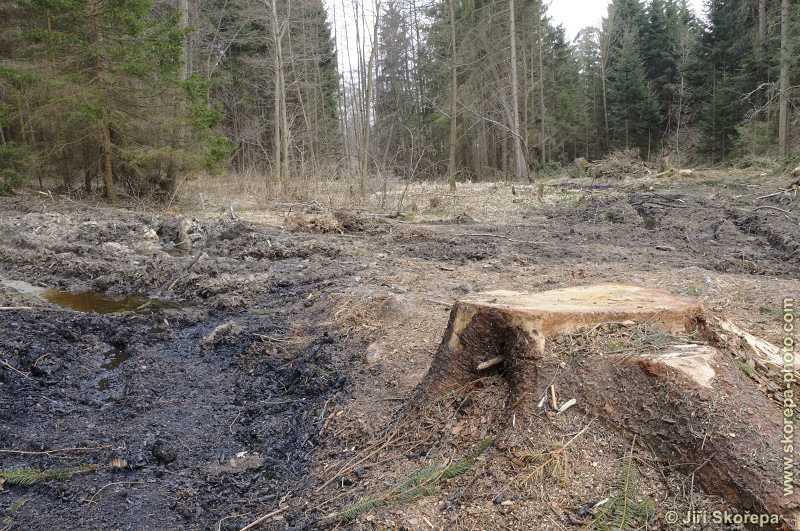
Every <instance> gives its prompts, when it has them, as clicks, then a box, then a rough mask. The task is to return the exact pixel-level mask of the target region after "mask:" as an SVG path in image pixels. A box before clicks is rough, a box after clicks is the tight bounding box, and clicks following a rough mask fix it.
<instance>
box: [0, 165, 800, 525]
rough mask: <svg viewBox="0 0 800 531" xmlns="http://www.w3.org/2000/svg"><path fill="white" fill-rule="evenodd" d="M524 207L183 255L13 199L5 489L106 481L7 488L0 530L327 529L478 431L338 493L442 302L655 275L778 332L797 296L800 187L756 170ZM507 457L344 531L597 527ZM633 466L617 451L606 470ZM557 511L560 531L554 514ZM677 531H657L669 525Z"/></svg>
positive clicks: (237, 228) (78, 215) (379, 426)
mask: <svg viewBox="0 0 800 531" xmlns="http://www.w3.org/2000/svg"><path fill="white" fill-rule="evenodd" d="M651 186H652V187H653V189H652V190H651V189H650V187H651ZM782 189H786V190H787V191H786V192H784V193H778V194H775V195H772V196H770V197H767V198H763V199H758V198H760V197H762V196H765V195H769V194H773V193H775V192H779V191H780V190H782ZM515 192H516V194H515V195H513V196H512V195H511V191H510V188H509V187H506V186H494V187H493V188H492V187H491V186H489V185H487V186H483V187H480V186H478V187H476V190H475V191H474V192H473V195H475V196H485V197H487V198H489V199H487V201H489V200H492V201H494V200H496V199H495V198H496V197H497V196H500V197H502V201H504V202H507V204H508V205H509V208H512V207H513V209H514V212H513V213H511V214H508V213H505V212H504V213H503V214H502V215H492V214H491V213H489V214H487V212H486V211H485V210H481V209H477V208H473V206H472V204H471V203H469V202H468V201H467V200H459V198H458V197H456V198H452V199H451V200H450V203H449V204H448V205H447V209H442V210H438V209H437V208H434V207H433V205H434V204H435V202H434V201H431V203H430V205H431V206H430V207H429V206H428V205H427V204H423V205H422V208H421V210H422V213H421V214H419V215H418V216H417V217H416V218H411V219H409V220H405V221H399V220H394V219H387V218H384V217H379V216H373V215H370V214H367V213H358V212H345V211H336V212H329V211H326V210H324V209H320V208H319V207H317V208H315V209H311V208H307V209H306V211H305V212H302V211H301V212H299V213H298V214H292V215H289V216H288V217H286V219H284V217H283V216H282V215H272V214H269V213H243V214H241V216H242V217H243V218H247V219H250V221H243V220H239V219H236V220H234V219H231V218H230V217H229V216H228V215H227V214H220V215H219V216H218V217H211V216H209V217H206V218H201V217H197V218H191V216H187V217H188V218H189V219H193V221H192V224H191V227H190V228H189V231H188V234H189V237H190V239H191V240H192V250H191V251H190V252H186V253H181V252H178V250H177V249H176V248H175V247H174V244H175V242H176V240H178V235H177V232H178V224H179V221H178V219H177V218H176V217H175V216H170V215H166V214H149V213H141V212H138V213H137V212H132V211H127V210H124V209H112V208H108V207H103V206H88V205H83V204H78V203H74V202H72V201H64V200H50V199H47V198H44V199H43V198H42V196H40V195H36V194H31V195H26V196H23V197H18V198H12V199H2V200H0V306H2V307H4V309H3V310H0V450H2V453H0V470H7V469H11V468H16V467H32V468H36V469H38V470H52V469H54V468H57V467H75V466H78V465H91V467H92V469H91V470H89V471H85V472H84V473H81V474H76V475H72V476H70V477H68V478H66V479H55V478H49V477H44V478H41V479H40V480H39V481H37V482H36V483H35V484H33V485H30V486H24V485H11V484H9V482H6V484H5V485H4V486H3V490H2V492H0V509H4V510H5V514H4V516H5V517H6V520H5V524H4V525H6V526H7V527H8V528H10V529H240V528H242V527H243V526H244V525H246V524H248V523H249V522H252V521H254V520H255V519H256V518H258V517H259V516H261V515H263V514H267V513H270V512H272V511H279V512H277V514H275V515H274V516H272V517H270V518H268V519H267V520H265V521H264V523H263V524H261V525H262V528H263V529H316V528H320V527H323V523H322V518H323V517H324V516H325V515H326V514H328V513H331V512H334V511H337V510H339V509H341V507H342V506H343V505H345V504H346V503H347V502H350V501H353V500H355V499H357V498H358V497H359V496H360V495H364V494H365V493H368V492H369V489H370V487H371V486H380V485H381V484H382V482H385V483H386V484H388V485H391V484H392V483H393V482H394V481H396V480H398V479H402V477H400V476H396V477H388V476H387V477H386V478H383V477H382V476H381V475H380V474H379V471H380V470H382V468H381V467H383V470H385V473H386V474H391V472H392V470H401V469H402V470H413V469H414V466H416V465H419V464H420V463H423V462H425V459H426V458H428V459H434V458H435V457H437V456H438V455H439V454H440V453H441V454H442V455H447V454H448V453H449V452H450V449H451V448H452V449H453V452H456V450H460V449H459V445H458V437H457V436H458V435H459V433H460V432H461V431H462V430H463V429H464V426H465V424H463V423H462V425H461V428H460V429H458V428H456V427H453V426H450V425H447V426H444V425H443V426H437V427H434V428H431V429H438V430H439V433H438V435H437V436H436V437H435V438H433V439H431V441H439V443H435V444H440V446H438V447H436V448H432V447H431V445H432V444H434V443H432V442H430V441H429V442H428V443H426V444H427V445H428V446H427V448H428V450H427V453H426V452H422V453H419V449H418V448H417V449H415V450H413V451H412V450H411V449H410V448H406V449H405V450H408V451H407V452H404V451H403V450H404V449H403V448H399V447H393V446H392V445H390V444H387V445H386V452H387V454H386V455H387V456H388V457H387V459H393V460H394V461H391V462H389V463H388V464H387V463H372V464H371V465H369V466H366V461H365V466H363V467H360V468H359V467H354V468H353V470H351V471H349V472H348V473H346V474H343V475H342V477H337V471H340V470H342V467H343V466H345V465H346V464H347V463H348V461H349V460H350V459H351V458H352V457H354V456H357V455H359V452H361V451H362V450H364V448H367V447H369V445H370V444H371V443H370V441H374V440H378V439H379V438H380V437H381V434H382V433H384V432H385V430H386V428H387V427H388V426H390V425H391V423H392V421H393V420H394V419H396V417H395V414H396V411H397V410H398V409H399V408H402V406H403V403H404V401H405V400H406V399H407V398H408V397H409V395H410V393H411V391H412V389H413V387H414V385H415V384H416V383H418V382H419V381H420V379H421V377H422V376H423V375H424V373H425V370H426V369H427V367H428V364H429V363H430V360H431V356H432V355H433V351H434V350H435V347H436V343H437V342H438V341H439V339H440V337H441V334H442V332H443V330H444V326H445V324H446V320H447V316H448V311H449V305H450V304H452V302H453V301H455V300H456V299H458V298H459V297H461V296H463V295H464V294H466V293H469V292H472V291H481V290H488V289H512V290H528V291H541V290H544V289H551V288H555V287H563V286H569V285H580V284H588V283H595V282H602V281H621V282H628V283H639V282H641V283H646V284H648V285H652V286H654V287H660V288H662V289H665V290H667V291H673V292H675V293H682V294H688V295H693V296H697V297H699V298H700V299H701V300H702V302H703V303H704V304H705V305H706V306H707V307H708V308H710V309H713V310H714V311H715V312H719V313H721V314H724V315H726V316H728V317H730V318H731V319H732V320H734V321H737V322H739V323H740V324H742V325H743V326H744V327H745V328H749V329H750V330H752V331H753V332H754V333H757V334H759V335H762V336H763V337H765V338H767V339H770V340H772V341H774V342H778V341H779V340H780V339H781V337H782V336H781V330H780V323H779V318H780V316H779V311H780V304H781V301H782V299H783V298H784V297H792V296H793V297H796V296H797V295H798V294H800V289H799V288H800V282H798V279H800V198H798V193H797V189H796V188H794V189H792V188H791V187H790V180H789V179H788V178H782V177H780V176H778V177H764V176H759V175H758V174H757V173H745V172H739V173H736V174H733V175H727V176H722V177H720V176H719V175H715V176H714V180H712V179H710V178H709V180H702V179H699V178H696V179H694V180H691V179H683V180H678V179H676V180H674V181H672V182H669V183H662V182H650V181H647V182H643V181H642V180H629V181H625V182H622V181H609V182H607V183H603V186H602V187H598V186H597V183H588V182H583V181H578V180H568V179H564V180H560V181H558V182H552V183H548V184H547V185H546V188H545V192H546V193H545V194H544V196H543V197H542V198H541V200H539V198H537V187H536V185H533V186H531V187H530V188H528V187H519V188H517V189H515ZM502 204H505V203H502ZM310 206H314V205H313V204H312V205H310ZM498 208H501V207H498ZM297 210H298V209H297V208H295V212H297ZM36 288H47V289H58V290H66V291H69V292H74V293H79V292H87V291H91V292H103V293H107V294H109V295H117V296H122V295H133V294H135V295H142V296H147V297H151V298H152V300H151V301H150V302H148V303H144V302H143V303H142V304H137V305H134V306H138V309H136V311H126V312H116V313H103V314H100V313H86V312H77V311H74V310H72V309H70V308H67V307H61V306H57V305H53V304H51V303H48V302H47V301H46V300H45V298H43V297H42V296H41V295H42V294H40V293H38V290H37V289H36ZM7 308H20V309H7ZM490 387H491V385H488V387H487V388H490ZM490 391H491V390H489V391H486V392H490ZM482 392H483V391H482ZM464 407H465V408H466V406H464ZM471 407H473V408H474V407H475V406H474V405H472V406H471ZM470 411H472V410H470ZM575 411H580V406H579V405H578V406H577V408H576V409H575ZM476 414H477V415H478V417H480V411H478V412H477V413H476ZM576 415H578V413H576ZM573 420H576V419H573ZM576 422H577V421H576ZM485 424H487V425H489V424H491V420H490V421H488V423H485ZM583 425H584V424H581V423H579V422H578V423H576V424H575V425H574V426H571V427H569V429H566V428H567V427H566V426H565V430H566V431H567V432H570V430H572V431H571V432H572V433H575V432H577V431H578V430H580V429H581V426H583ZM456 426H458V425H457V424H456ZM467 428H469V426H468V425H467ZM572 428H574V429H572ZM426 429H427V428H426ZM465 431H469V430H468V429H467V430H465ZM478 431H480V429H479V430H478ZM443 433H449V434H451V435H452V438H453V439H454V441H455V442H447V441H446V439H447V437H443V436H442V434H443ZM607 437H608V439H606V440H607V441H612V440H613V441H616V439H613V437H616V436H615V435H612V434H609V435H607ZM620 440H621V439H620ZM445 450H446V451H445ZM503 451H504V450H503V449H502V448H496V449H490V450H489V451H488V452H489V453H488V454H487V455H485V456H483V457H482V458H481V459H482V460H483V461H482V462H481V463H480V464H479V465H477V469H476V470H477V471H476V472H475V473H474V474H473V475H472V476H470V478H466V477H465V478H461V479H459V480H453V482H452V484H448V485H446V486H444V487H443V490H442V492H441V493H438V494H436V495H435V496H434V497H433V498H430V499H426V500H424V501H423V502H420V503H418V504H417V505H415V504H410V505H398V504H395V505H392V504H390V505H387V506H385V507H381V508H380V509H378V510H376V511H374V512H371V513H369V514H365V515H361V516H359V517H358V518H357V519H355V520H354V521H353V522H354V523H352V524H349V525H352V526H354V527H355V528H366V529H371V528H407V529H416V528H420V529H423V528H426V529H430V528H435V529H439V528H441V527H442V526H444V527H451V528H457V529H460V528H462V527H461V526H463V528H465V529H467V528H472V527H475V526H476V527H477V528H484V529H508V528H517V529H537V528H540V529H563V528H567V529H569V528H572V527H573V526H574V525H577V524H578V523H579V522H578V521H577V520H574V519H573V517H572V516H565V515H567V514H568V513H569V514H575V511H576V510H577V509H576V507H579V506H580V505H581V504H580V503H577V502H575V500H570V499H565V498H563V497H562V498H560V499H558V498H557V499H556V501H552V500H550V501H548V502H546V503H545V502H542V498H543V497H545V498H546V497H547V496H546V495H543V494H542V493H541V491H540V490H539V489H538V488H536V489H530V488H527V487H526V488H525V489H522V488H516V487H514V488H511V487H509V488H508V489H506V487H505V485H507V484H508V485H511V484H512V483H514V481H515V479H514V478H516V477H517V475H518V474H521V477H524V476H525V475H526V474H524V473H521V472H520V471H519V470H512V469H510V468H508V467H503V466H500V465H498V464H497V463H498V462H499V461H502V459H503V458H504V457H503V456H502V455H498V454H502V452H503ZM626 451H627V450H626V448H625V447H624V446H619V445H616V443H615V444H612V443H609V452H610V456H609V463H611V462H613V461H615V460H616V461H618V459H619V458H620V457H622V456H624V454H625V452H626ZM492 452H495V455H494V456H493V455H492ZM462 454H463V452H460V453H459V455H462ZM582 458H584V459H585V460H587V461H599V460H600V461H605V458H603V459H599V458H598V457H597V456H591V455H590V456H586V455H583V456H582ZM398 460H402V462H400V461H398ZM492 460H494V464H490V462H491V461H492ZM585 466H586V467H587V468H586V469H580V467H577V465H576V470H583V471H582V472H581V474H583V477H582V479H581V480H580V481H579V483H580V488H578V489H576V490H578V491H581V492H582V494H581V495H582V496H584V495H585V496H593V497H594V498H595V500H597V499H601V498H603V496H604V492H603V491H602V484H603V481H602V479H603V478H604V477H605V475H606V474H612V475H613V474H614V470H616V469H613V468H604V467H606V466H608V467H613V465H612V464H608V465H606V464H603V463H601V464H600V465H599V468H597V472H596V473H597V477H594V478H592V477H590V476H588V475H586V474H589V473H590V472H591V470H592V468H591V467H590V466H589V465H588V464H587V465H585ZM593 466H594V467H595V468H596V467H597V463H595V465H593ZM480 467H483V468H480ZM376 474H377V476H376ZM645 476H647V474H645ZM332 477H335V478H336V480H335V481H332V482H329V483H328V484H327V485H325V486H324V487H323V485H324V484H325V483H326V482H327V481H328V480H329V479H331V478H332ZM598 478H600V479H598ZM606 479H607V478H606ZM612 479H613V478H612ZM458 481H461V483H459V482H458ZM553 481H555V480H553ZM670 481H676V482H678V484H679V485H682V487H679V488H687V487H686V485H687V483H685V482H683V480H681V479H676V478H671V479H669V480H668V479H666V478H664V479H663V481H662V479H661V478H657V477H651V476H647V478H646V482H653V484H654V485H655V484H660V483H659V482H661V483H663V484H664V485H667V486H663V485H662V486H661V487H658V486H654V487H652V489H651V490H652V492H657V491H658V489H662V488H663V489H662V490H665V491H670V492H671V487H670V486H669V485H671V484H670V483H669V482H670ZM467 482H470V484H469V485H467V484H466V483H467ZM473 482H474V483H475V485H484V486H486V489H491V490H484V489H480V488H477V487H473V485H472V483H473ZM545 484H546V483H545ZM592 488H595V489H597V491H596V492H594V493H593V492H592ZM359 489H361V490H359ZM688 489H689V491H691V487H688ZM545 490H547V489H545ZM498 492H501V494H502V496H501V497H500V498H498ZM659 492H660V491H659ZM537 493H538V494H537ZM697 495H698V496H701V493H698V494H697ZM525 496H527V498H526V497H525ZM576 497H577V494H576ZM534 498H536V500H535V501H534ZM498 500H499V501H498ZM505 500H508V501H513V504H511V503H506V504H505V505H504V504H503V502H504V501H505ZM527 501H530V504H527ZM584 501H589V500H588V499H586V498H584ZM22 502H24V504H22ZM570 503H573V505H570ZM574 503H577V505H574ZM708 503H709V504H711V505H710V506H714V507H716V506H717V505H714V504H715V503H717V504H718V503H719V501H718V500H717V501H714V500H710V501H708ZM537 504H540V505H537ZM562 505H563V506H562ZM540 506H543V507H549V509H548V511H549V512H548V513H547V515H544V514H536V510H535V509H536V508H538V507H540ZM723 507H724V505H723ZM11 509H13V510H11ZM578 512H580V511H578ZM584 513H585V511H584ZM531 518H535V522H536V523H531V522H532V520H531ZM576 518H577V517H576ZM664 525H665V524H664V523H663V521H662V522H659V521H658V520H657V519H655V520H653V523H652V524H651V528H662V529H669V528H671V527H668V526H667V527H664ZM659 526H661V527H659ZM690 528H692V526H687V527H686V529H690ZM695 528H698V529H699V528H700V527H695ZM707 528H713V527H707ZM721 528H722V527H721Z"/></svg>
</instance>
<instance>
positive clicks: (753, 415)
mask: <svg viewBox="0 0 800 531" xmlns="http://www.w3.org/2000/svg"><path fill="white" fill-rule="evenodd" d="M607 323H619V324H620V326H647V327H648V330H652V331H653V332H652V333H653V334H654V337H655V336H658V338H659V339H662V338H670V339H672V340H676V339H678V340H680V339H683V342H682V343H680V342H679V343H676V344H669V345H667V346H664V345H661V344H659V346H658V348H651V349H648V348H640V349H625V351H624V352H602V353H600V354H598V355H594V354H590V355H572V354H571V353H569V352H565V351H564V350H563V349H555V348H549V347H550V346H551V343H553V342H556V341H557V338H559V337H563V336H564V334H571V333H573V332H576V331H580V330H590V331H591V330H593V329H595V328H598V327H601V326H604V325H606V324H607ZM719 323H723V324H725V326H721V325H720V324H719ZM727 323H729V322H728V321H724V320H715V319H708V318H707V317H706V315H705V311H704V309H703V306H702V304H701V303H700V302H699V301H697V300H695V299H692V298H689V297H684V296H679V295H674V294H670V293H666V292H661V291H658V290H655V289H651V288H647V287H644V286H636V285H624V284H600V285H594V286H583V287H573V288H566V289H560V290H553V291H546V292H541V293H518V292H510V291H492V292H486V293H479V294H476V295H474V296H472V297H469V298H466V299H464V300H461V301H459V302H457V303H456V304H455V306H454V307H453V309H452V311H451V314H450V320H449V323H448V327H447V330H446V332H445V336H444V338H443V339H442V342H441V344H440V345H439V348H438V350H437V352H436V355H435V357H434V360H433V362H432V364H431V367H430V369H429V371H428V373H427V375H426V376H425V378H424V379H423V381H422V382H421V384H420V385H419V387H418V389H417V393H416V395H415V397H414V399H413V400H412V401H411V406H410V407H411V409H412V410H413V408H414V407H417V406H418V405H420V404H422V403H424V402H426V401H427V400H428V399H430V398H432V397H433V395H436V394H439V393H442V392H444V391H446V390H449V389H452V388H455V387H457V386H460V385H463V384H465V383H466V382H469V381H471V380H473V379H475V378H477V377H479V376H480V375H481V374H482V373H483V372H485V371H487V370H495V371H501V372H502V374H504V375H505V378H506V380H507V381H508V385H509V393H510V396H509V398H508V401H507V404H508V408H509V410H513V413H514V415H515V416H516V417H517V418H519V417H520V416H521V415H524V416H526V417H527V418H538V419H543V418H544V417H542V416H541V415H538V416H537V415H536V414H535V413H536V408H537V402H539V401H540V399H541V398H542V397H544V396H548V386H550V385H551V384H555V385H557V387H558V389H559V395H560V396H562V397H564V398H565V399H566V398H575V399H576V400H577V406H576V408H580V409H581V410H582V411H584V412H586V413H589V414H591V415H593V416H596V417H598V418H600V419H602V420H603V421H604V422H605V423H606V425H607V426H608V427H610V428H612V429H614V430H617V431H619V432H621V433H623V434H624V435H626V436H629V437H630V438H631V439H633V437H634V436H635V437H637V438H639V440H640V441H642V442H644V444H647V445H648V446H649V447H650V448H651V449H652V450H653V451H654V452H655V454H656V455H657V456H658V458H659V459H660V460H662V461H663V462H664V463H665V464H667V465H668V466H669V467H670V468H671V469H674V470H679V471H681V472H683V473H686V474H687V475H690V476H691V475H693V476H694V478H695V481H696V482H697V483H699V485H701V486H702V487H703V488H704V489H705V490H706V491H707V492H709V493H712V494H716V495H719V496H721V497H723V498H724V499H725V500H726V501H727V502H728V503H730V504H731V506H732V507H734V508H736V509H737V510H739V511H741V512H745V511H749V512H751V513H761V514H770V515H779V516H780V518H781V523H779V524H775V525H773V527H771V528H773V529H790V528H792V527H791V526H793V525H794V522H795V518H796V517H797V516H798V515H800V483H798V480H797V479H793V480H790V482H789V483H790V486H791V487H793V493H791V494H789V495H784V486H785V484H784V476H783V462H784V457H786V456H787V454H786V453H785V452H784V448H783V444H782V442H781V437H782V429H783V417H782V410H781V407H780V405H778V404H777V403H776V402H775V401H774V400H773V399H772V398H770V397H768V396H767V395H766V394H765V392H764V391H762V389H760V388H759V387H758V386H757V385H756V383H755V382H754V381H753V380H752V379H750V378H748V376H747V374H746V373H745V372H744V371H743V370H742V369H741V368H740V367H739V366H737V364H736V363H734V360H733V356H732V354H731V353H729V352H726V351H725V350H724V349H725V348H727V346H728V344H727V343H726V342H725V341H721V340H720V336H719V334H721V333H725V332H727V333H728V334H730V333H736V334H737V335H738V336H740V337H742V338H743V339H744V340H745V341H746V342H747V344H748V345H750V346H751V347H752V348H753V349H758V351H760V352H763V353H764V357H767V358H771V357H773V356H774V351H775V350H777V347H774V345H770V344H769V343H768V342H766V341H764V340H760V338H756V339H759V341H757V342H756V344H753V342H752V341H751V340H750V339H749V338H750V337H751V336H750V335H749V334H747V333H746V332H744V331H743V330H741V329H739V328H738V327H735V325H733V326H734V327H735V328H731V326H730V325H728V324H727ZM731 324H732V323H731ZM752 337H755V336H752ZM655 343H656V341H654V344H655ZM773 349H775V350H773ZM540 403H544V401H542V402H540ZM574 409H575V408H574ZM509 413H511V411H509ZM566 414H569V413H566ZM510 416H511V415H509V417H510ZM541 421H542V422H545V420H541ZM789 522H791V523H789ZM767 528H770V527H769V526H768V527H767Z"/></svg>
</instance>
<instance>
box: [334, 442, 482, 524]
mask: <svg viewBox="0 0 800 531" xmlns="http://www.w3.org/2000/svg"><path fill="white" fill-rule="evenodd" d="M493 440H494V436H493V435H490V436H488V437H486V438H485V439H484V440H483V441H481V444H480V445H478V448H477V449H476V450H475V452H473V453H472V454H470V455H469V456H467V457H465V458H464V459H461V460H460V461H456V462H455V463H452V464H450V465H448V466H435V467H430V468H425V469H423V470H419V471H417V472H416V473H414V474H413V475H411V476H410V477H408V478H406V479H404V480H402V481H400V482H399V483H397V484H395V485H394V486H393V487H392V488H391V489H389V490H388V491H386V492H385V493H383V494H382V495H380V496H376V497H374V498H364V499H361V500H359V501H357V502H355V503H353V504H351V505H348V506H347V507H345V508H344V509H342V510H341V511H339V512H336V513H333V514H331V515H329V516H327V517H325V519H324V520H323V522H324V523H326V524H333V523H336V522H348V521H350V520H352V519H354V518H356V517H357V516H359V515H361V514H364V513H366V512H369V511H371V510H372V509H374V508H375V507H379V506H381V505H386V504H388V503H390V502H393V501H398V502H402V503H411V502H413V501H416V500H419V499H422V498H425V497H427V496H431V495H433V494H436V493H437V492H439V489H440V481H441V480H442V479H452V478H454V477H457V476H460V475H461V474H464V473H465V472H466V471H467V470H469V469H470V468H472V466H473V465H474V464H475V460H476V459H477V458H478V457H479V456H480V455H481V454H482V453H483V452H484V451H486V449H487V448H489V446H490V445H491V444H492V441H493Z"/></svg>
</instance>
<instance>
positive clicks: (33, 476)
mask: <svg viewBox="0 0 800 531" xmlns="http://www.w3.org/2000/svg"><path fill="white" fill-rule="evenodd" d="M95 470H97V467H95V466H94V465H80V466H75V467H59V468H51V469H49V470H39V469H36V468H30V467H22V468H8V469H5V470H0V478H3V479H4V480H5V482H6V483H8V484H10V485H23V486H28V485H33V484H34V483H36V482H37V481H41V480H43V479H62V480H63V479H67V478H70V477H72V476H74V475H76V474H86V473H87V472H94V471H95Z"/></svg>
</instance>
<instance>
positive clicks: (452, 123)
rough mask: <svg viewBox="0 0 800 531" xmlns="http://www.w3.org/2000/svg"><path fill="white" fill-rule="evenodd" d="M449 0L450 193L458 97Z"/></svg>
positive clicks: (453, 180) (453, 178)
mask: <svg viewBox="0 0 800 531" xmlns="http://www.w3.org/2000/svg"><path fill="white" fill-rule="evenodd" d="M453 2H455V0H450V2H449V4H448V5H449V6H450V155H449V158H448V163H447V175H448V178H449V182H450V191H451V192H455V191H456V131H457V129H456V126H457V123H456V112H457V109H456V98H457V96H458V72H457V71H456V67H457V64H456V15H455V8H454V6H453Z"/></svg>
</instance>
